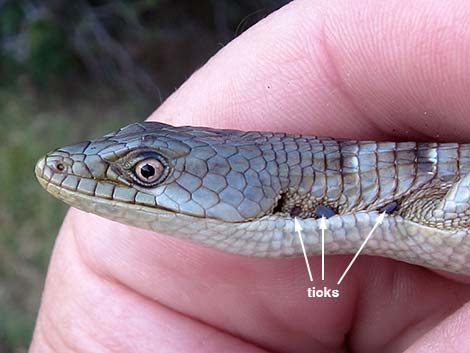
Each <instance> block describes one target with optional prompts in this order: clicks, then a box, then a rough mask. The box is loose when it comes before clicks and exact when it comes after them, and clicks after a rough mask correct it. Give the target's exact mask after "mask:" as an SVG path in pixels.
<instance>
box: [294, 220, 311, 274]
mask: <svg viewBox="0 0 470 353" xmlns="http://www.w3.org/2000/svg"><path fill="white" fill-rule="evenodd" d="M294 230H295V231H296V232H297V234H298V235H299V240H300V246H302V251H303V253H304V259H305V264H306V265H307V270H308V276H309V277H310V282H313V277H312V271H310V265H309V263H308V259H307V253H306V252H305V246H304V241H303V240H302V226H301V225H300V223H299V221H298V220H297V217H295V218H294Z"/></svg>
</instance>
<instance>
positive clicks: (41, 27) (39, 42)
mask: <svg viewBox="0 0 470 353" xmlns="http://www.w3.org/2000/svg"><path fill="white" fill-rule="evenodd" d="M51 18H52V16H51V14H45V16H42V17H40V18H37V19H34V20H32V21H30V22H29V23H27V26H26V29H25V31H26V33H27V38H28V47H29V55H28V59H27V61H26V63H25V64H26V68H27V69H28V71H29V73H30V75H31V76H32V78H33V79H35V80H36V81H37V82H45V81H46V80H47V79H48V78H49V77H50V76H60V75H65V74H67V73H68V72H69V71H72V70H74V69H76V66H77V65H76V60H75V58H74V56H73V54H72V52H71V51H70V49H69V47H68V45H67V41H66V34H65V33H64V32H63V30H62V28H61V27H60V26H59V25H58V23H56V22H55V21H53V20H51Z"/></svg>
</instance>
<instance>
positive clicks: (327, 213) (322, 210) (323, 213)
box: [315, 205, 336, 218]
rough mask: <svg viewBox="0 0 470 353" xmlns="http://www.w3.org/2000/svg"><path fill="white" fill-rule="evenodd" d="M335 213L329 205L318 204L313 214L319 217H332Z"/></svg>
mask: <svg viewBox="0 0 470 353" xmlns="http://www.w3.org/2000/svg"><path fill="white" fill-rule="evenodd" d="M335 214H336V211H335V210H334V209H332V208H331V207H330V206H325V205H318V206H317V208H316V209H315V216H317V218H321V217H326V218H330V217H333V216H334V215H335Z"/></svg>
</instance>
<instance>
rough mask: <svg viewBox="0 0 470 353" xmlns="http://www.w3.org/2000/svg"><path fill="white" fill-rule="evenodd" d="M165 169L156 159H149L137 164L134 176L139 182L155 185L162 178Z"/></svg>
mask: <svg viewBox="0 0 470 353" xmlns="http://www.w3.org/2000/svg"><path fill="white" fill-rule="evenodd" d="M164 170H165V167H164V166H163V164H162V163H161V162H160V161H159V160H158V159H155V158H147V159H144V160H143V161H140V162H139V163H137V165H136V166H135V169H134V174H135V176H136V177H137V179H138V180H140V181H141V182H143V183H145V185H148V183H154V182H156V181H158V179H159V178H160V177H161V176H162V174H163V172H164Z"/></svg>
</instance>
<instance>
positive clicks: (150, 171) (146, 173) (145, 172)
mask: <svg viewBox="0 0 470 353" xmlns="http://www.w3.org/2000/svg"><path fill="white" fill-rule="evenodd" d="M140 173H141V174H142V176H143V177H144V178H145V179H149V178H151V177H153V176H154V175H155V168H154V167H152V166H151V165H150V164H145V165H143V166H142V167H141V168H140Z"/></svg>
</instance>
